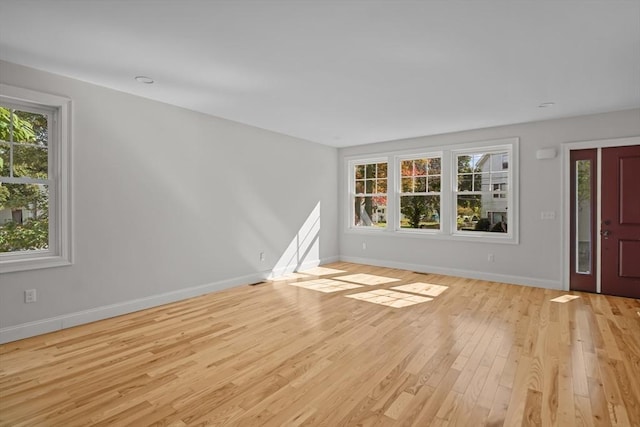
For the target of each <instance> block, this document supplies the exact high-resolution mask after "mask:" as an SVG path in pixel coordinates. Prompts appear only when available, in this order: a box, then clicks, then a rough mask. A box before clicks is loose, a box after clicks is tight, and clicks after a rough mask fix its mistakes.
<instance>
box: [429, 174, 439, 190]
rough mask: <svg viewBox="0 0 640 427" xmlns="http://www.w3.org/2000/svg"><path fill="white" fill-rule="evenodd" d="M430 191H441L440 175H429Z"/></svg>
mask: <svg viewBox="0 0 640 427" xmlns="http://www.w3.org/2000/svg"><path fill="white" fill-rule="evenodd" d="M429 191H440V177H439V176H430V177H429Z"/></svg>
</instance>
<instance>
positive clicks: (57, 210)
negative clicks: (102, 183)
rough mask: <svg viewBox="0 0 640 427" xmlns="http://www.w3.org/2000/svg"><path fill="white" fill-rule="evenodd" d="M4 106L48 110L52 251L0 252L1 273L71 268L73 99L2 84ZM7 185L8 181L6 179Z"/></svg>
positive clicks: (0, 98)
mask: <svg viewBox="0 0 640 427" xmlns="http://www.w3.org/2000/svg"><path fill="white" fill-rule="evenodd" d="M0 102H1V103H2V104H3V105H10V106H12V107H13V106H15V107H17V108H20V107H22V108H24V109H25V110H28V111H38V112H42V111H48V114H50V118H51V120H50V121H49V128H50V132H49V145H48V150H49V165H48V167H49V173H48V180H49V184H48V185H49V248H48V249H43V250H34V251H21V252H5V253H0V273H9V272H15V271H24V270H33V269H39V268H49V267H58V266H64V265H70V264H71V263H72V260H73V256H72V255H73V252H72V222H71V213H72V212H71V211H72V205H71V100H70V99H69V98H66V97H62V96H58V95H52V94H48V93H43V92H39V91H35V90H30V89H24V88H20V87H15V86H11V85H7V84H2V83H0ZM3 180H4V181H5V182H7V181H8V180H7V179H6V178H5V179H3Z"/></svg>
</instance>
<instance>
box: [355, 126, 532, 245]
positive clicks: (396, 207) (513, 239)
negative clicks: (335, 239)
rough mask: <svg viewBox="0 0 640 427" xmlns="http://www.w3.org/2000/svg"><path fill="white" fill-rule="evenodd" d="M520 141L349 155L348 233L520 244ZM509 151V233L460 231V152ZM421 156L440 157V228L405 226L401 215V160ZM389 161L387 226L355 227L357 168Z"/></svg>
mask: <svg viewBox="0 0 640 427" xmlns="http://www.w3.org/2000/svg"><path fill="white" fill-rule="evenodd" d="M519 143H520V140H519V138H517V137H512V138H504V139H496V140H488V141H474V142H468V143H461V144H455V145H438V146H436V145H431V146H424V147H418V148H414V149H408V150H398V151H386V152H381V153H375V154H371V153H369V154H363V155H353V156H348V157H345V159H344V160H345V167H346V171H345V172H346V174H345V177H346V184H347V185H346V189H347V191H346V197H345V199H343V200H345V202H346V209H345V210H344V212H346V222H345V232H346V233H349V234H351V233H354V234H367V233H375V234H376V235H383V236H390V237H415V238H423V239H442V240H451V241H466V242H484V243H503V244H518V243H519V229H520V224H519V217H520V215H519V209H518V208H519V190H520V188H519V157H520V155H519ZM489 151H491V152H507V153H508V156H509V180H508V188H509V190H508V194H509V199H508V206H509V208H508V213H507V215H508V220H507V221H508V225H509V226H508V230H507V233H495V232H494V233H492V232H481V231H458V230H457V172H458V168H457V157H456V156H457V155H458V154H461V153H477V152H489ZM420 157H440V158H441V176H440V179H441V181H440V230H413V229H401V228H400V223H399V218H400V216H399V215H400V160H401V159H404V160H406V159H414V158H420ZM385 161H386V162H387V213H388V215H387V227H386V228H381V227H361V226H359V227H355V226H353V224H352V221H353V218H354V212H353V206H351V205H352V203H351V199H352V197H353V194H354V191H355V188H354V186H355V179H354V177H353V176H352V174H353V172H352V171H353V167H354V166H355V165H357V164H363V163H380V162H385ZM390 224H393V226H390Z"/></svg>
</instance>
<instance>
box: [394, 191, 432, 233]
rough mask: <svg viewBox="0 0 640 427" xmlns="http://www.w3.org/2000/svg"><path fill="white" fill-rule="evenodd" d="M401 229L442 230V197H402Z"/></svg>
mask: <svg viewBox="0 0 640 427" xmlns="http://www.w3.org/2000/svg"><path fill="white" fill-rule="evenodd" d="M400 228H410V229H436V230H439V229H440V196H402V197H400Z"/></svg>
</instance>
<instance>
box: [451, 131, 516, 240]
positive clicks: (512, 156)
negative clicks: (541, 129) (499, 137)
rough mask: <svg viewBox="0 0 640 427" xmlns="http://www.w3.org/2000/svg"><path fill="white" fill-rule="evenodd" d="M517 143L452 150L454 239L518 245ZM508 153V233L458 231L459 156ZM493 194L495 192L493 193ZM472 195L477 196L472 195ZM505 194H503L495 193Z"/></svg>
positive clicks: (452, 232)
mask: <svg viewBox="0 0 640 427" xmlns="http://www.w3.org/2000/svg"><path fill="white" fill-rule="evenodd" d="M517 146H518V144H517V141H514V142H513V143H511V144H500V145H485V146H482V145H480V146H471V147H465V148H458V149H453V150H451V209H452V211H451V212H452V214H453V216H452V219H454V220H453V221H452V223H451V235H452V236H454V237H464V238H465V240H466V239H469V240H470V241H473V240H475V239H481V240H483V241H496V242H498V241H503V242H505V243H518V233H517V230H518V229H519V227H518V217H519V215H518V202H517V200H518V190H517V189H518V187H517V185H518V184H517V175H518V173H517V159H518V157H517V152H518V151H517ZM505 151H506V153H507V156H508V162H509V169H508V173H509V178H508V181H507V188H508V190H507V192H506V194H507V225H508V227H507V232H506V233H495V232H490V231H465V230H458V226H457V221H456V220H457V212H458V194H464V193H459V192H458V156H464V155H469V154H478V153H483V154H499V153H504V152H505ZM491 192H492V193H493V191H491ZM470 194H475V192H474V193H470ZM495 194H503V193H495Z"/></svg>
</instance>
